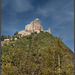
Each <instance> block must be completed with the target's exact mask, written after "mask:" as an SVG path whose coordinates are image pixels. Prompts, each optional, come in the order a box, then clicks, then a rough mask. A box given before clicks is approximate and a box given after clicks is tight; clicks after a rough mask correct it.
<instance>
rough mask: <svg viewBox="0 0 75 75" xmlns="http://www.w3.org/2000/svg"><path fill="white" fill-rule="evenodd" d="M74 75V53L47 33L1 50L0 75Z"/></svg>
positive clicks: (23, 38) (35, 35) (25, 39)
mask: <svg viewBox="0 0 75 75" xmlns="http://www.w3.org/2000/svg"><path fill="white" fill-rule="evenodd" d="M14 74H15V75H58V74H61V75H74V53H73V52H72V51H71V50H70V49H69V48H68V47H67V46H66V45H65V44H64V43H63V42H62V41H61V40H60V39H58V38H56V37H54V36H53V35H52V34H50V33H48V32H43V31H41V32H40V33H38V34H37V33H34V36H32V35H27V36H23V37H21V38H19V39H17V40H16V41H10V42H9V45H6V44H4V45H3V46H2V47H1V75H14Z"/></svg>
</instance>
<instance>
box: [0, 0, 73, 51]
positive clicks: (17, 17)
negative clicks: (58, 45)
mask: <svg viewBox="0 0 75 75" xmlns="http://www.w3.org/2000/svg"><path fill="white" fill-rule="evenodd" d="M35 18H39V19H40V21H41V25H42V26H43V29H44V30H47V29H48V28H49V27H50V28H51V33H52V35H54V36H56V37H58V36H59V35H60V34H62V38H63V42H64V43H65V44H66V45H67V46H68V47H69V48H70V49H71V50H72V51H74V0H1V34H2V35H11V36H12V35H13V34H14V33H15V32H16V31H20V30H24V29H25V25H27V24H28V23H30V22H31V21H33V20H34V19H35Z"/></svg>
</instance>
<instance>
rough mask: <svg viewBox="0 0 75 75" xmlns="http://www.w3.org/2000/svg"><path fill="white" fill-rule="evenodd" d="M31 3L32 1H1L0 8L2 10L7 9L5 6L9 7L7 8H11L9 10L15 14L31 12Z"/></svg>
mask: <svg viewBox="0 0 75 75" xmlns="http://www.w3.org/2000/svg"><path fill="white" fill-rule="evenodd" d="M31 3H32V0H3V1H2V3H1V6H2V9H3V8H4V7H7V5H9V7H10V8H11V9H10V10H12V11H13V12H15V13H18V12H25V11H28V10H32V9H33V6H32V4H31ZM10 10H9V11H10Z"/></svg>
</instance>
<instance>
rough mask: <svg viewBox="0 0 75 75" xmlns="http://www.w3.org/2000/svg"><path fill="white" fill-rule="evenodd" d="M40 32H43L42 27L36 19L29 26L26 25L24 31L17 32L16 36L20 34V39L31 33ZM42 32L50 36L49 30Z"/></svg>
mask: <svg viewBox="0 0 75 75" xmlns="http://www.w3.org/2000/svg"><path fill="white" fill-rule="evenodd" d="M40 31H44V30H43V27H42V26H41V22H40V20H39V19H38V18H36V19H35V20H34V21H32V22H31V23H30V24H27V25H26V26H25V30H22V31H19V32H18V34H21V37H22V36H26V35H30V34H31V33H33V32H37V33H40ZM44 32H49V33H50V34H51V31H50V28H49V30H47V31H44Z"/></svg>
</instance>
